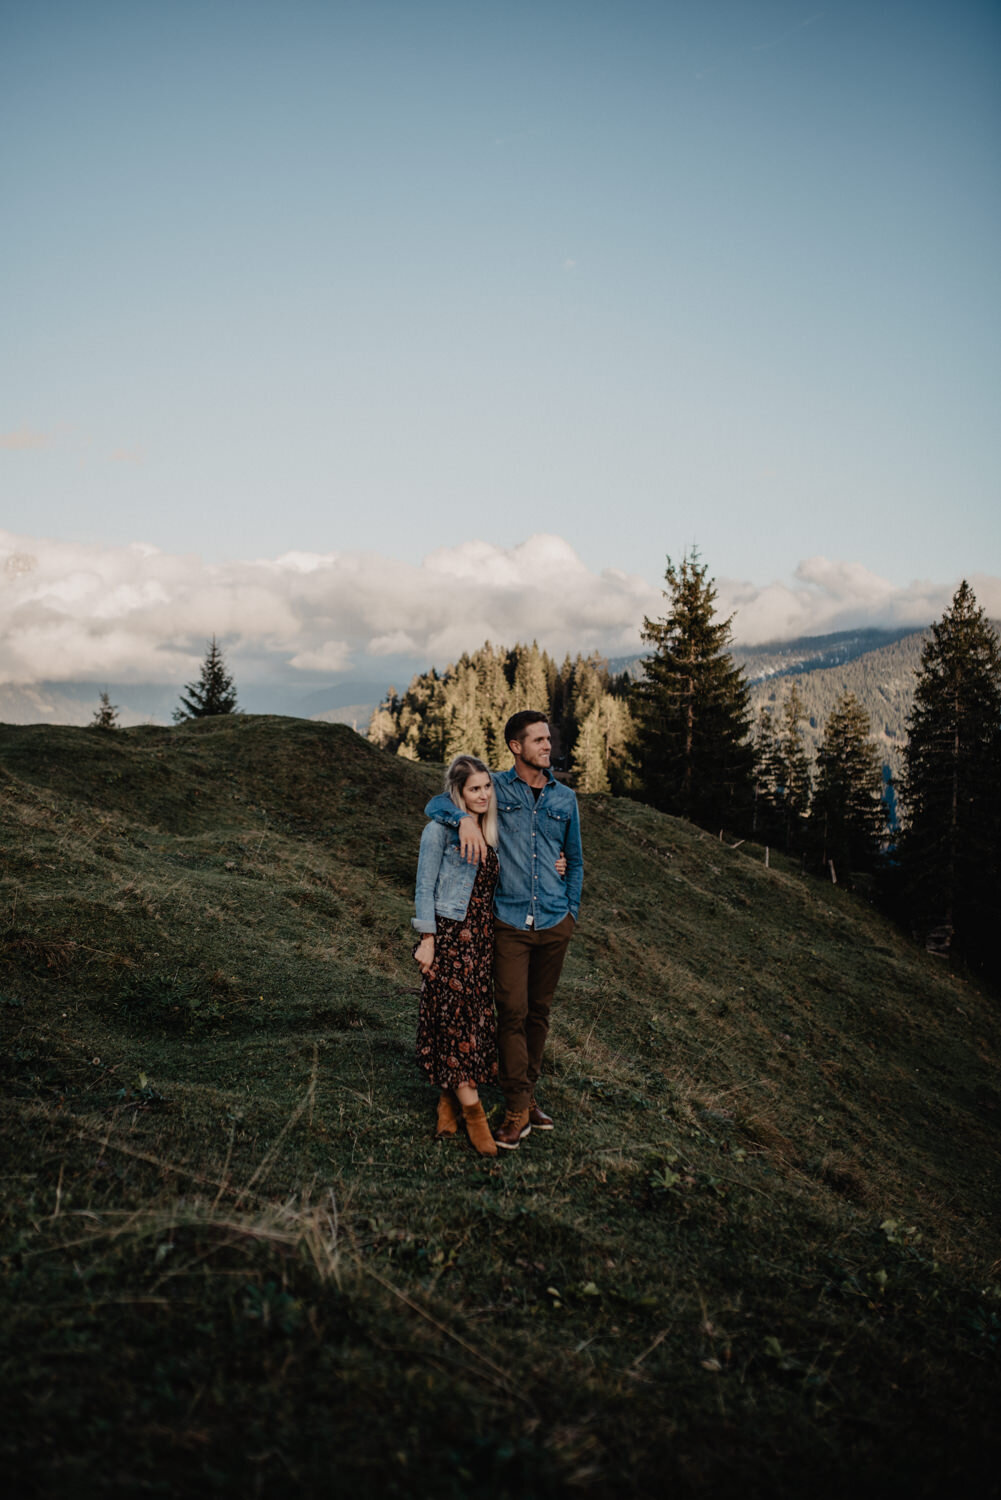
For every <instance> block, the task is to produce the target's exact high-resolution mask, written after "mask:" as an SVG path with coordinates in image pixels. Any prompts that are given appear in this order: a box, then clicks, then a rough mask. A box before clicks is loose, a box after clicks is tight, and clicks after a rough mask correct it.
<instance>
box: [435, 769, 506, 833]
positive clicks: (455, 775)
mask: <svg viewBox="0 0 1001 1500" xmlns="http://www.w3.org/2000/svg"><path fill="white" fill-rule="evenodd" d="M477 771H485V772H486V774H487V775H488V776H490V770H489V767H487V766H485V765H484V764H483V762H482V761H481V760H477V758H476V756H475V755H453V757H452V759H451V760H450V761H449V763H448V768H447V770H446V771H445V795H446V796H447V797H451V799H452V801H453V802H454V803H455V805H456V807H458V808H461V809H462V811H463V812H464V813H466V812H468V808H467V807H466V804H465V803H464V802H463V800H462V789H463V787H464V786H465V785H466V782H467V781H468V780H469V778H470V776H472V775H474V774H475V772H477ZM480 827H481V828H482V829H483V837H484V838H485V839H486V841H487V843H488V844H489V845H490V847H491V849H496V848H497V793H496V792H495V791H494V779H493V777H492V776H490V801H489V802H488V804H487V810H486V812H485V813H484V814H483V816H482V817H481V819H480Z"/></svg>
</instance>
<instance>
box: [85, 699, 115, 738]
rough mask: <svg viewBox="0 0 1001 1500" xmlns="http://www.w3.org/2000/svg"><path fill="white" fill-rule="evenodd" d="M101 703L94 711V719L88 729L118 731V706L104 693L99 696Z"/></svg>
mask: <svg viewBox="0 0 1001 1500" xmlns="http://www.w3.org/2000/svg"><path fill="white" fill-rule="evenodd" d="M99 697H100V703H99V705H98V707H97V708H95V710H94V717H93V718H92V719H91V721H90V723H89V724H88V725H87V728H88V729H117V728H118V727H119V726H118V704H117V703H112V701H111V698H110V697H109V695H108V694H107V693H106V692H104V693H101V694H99Z"/></svg>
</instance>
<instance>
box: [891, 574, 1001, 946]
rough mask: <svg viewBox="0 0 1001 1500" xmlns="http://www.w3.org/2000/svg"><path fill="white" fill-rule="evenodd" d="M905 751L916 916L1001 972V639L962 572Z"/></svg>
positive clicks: (923, 671)
mask: <svg viewBox="0 0 1001 1500" xmlns="http://www.w3.org/2000/svg"><path fill="white" fill-rule="evenodd" d="M908 730H909V739H908V742H907V745H906V747H905V750H904V765H905V770H904V784H903V794H904V802H905V809H906V827H905V831H904V836H903V841H902V847H901V862H902V867H903V875H904V886H905V892H906V899H907V900H908V902H909V905H910V913H911V917H912V920H914V921H915V922H916V924H917V925H918V926H919V927H920V928H922V929H924V930H925V931H926V932H927V931H928V930H929V929H930V928H933V927H943V928H945V929H946V931H947V932H948V931H949V930H950V929H951V931H952V933H953V934H954V945H955V948H956V949H957V951H958V952H959V953H961V954H962V955H963V956H964V957H965V958H967V959H969V960H970V961H971V962H973V963H974V964H976V965H978V966H985V967H987V968H988V969H989V970H990V971H991V972H992V973H994V974H997V973H999V972H1001V962H999V959H998V956H997V937H996V927H997V920H998V912H999V910H1001V873H999V845H1001V647H999V642H998V637H997V633H996V631H995V630H994V628H993V627H992V625H991V624H990V622H989V620H988V619H987V617H986V616H985V614H984V611H983V610H982V609H980V608H979V607H978V605H977V601H976V598H975V597H974V594H973V590H972V589H971V588H970V586H969V584H968V583H966V581H965V580H964V581H963V583H962V584H961V585H960V587H959V589H958V590H957V591H956V594H955V595H954V597H953V600H952V604H951V606H950V608H949V609H948V610H947V611H946V612H945V614H944V615H943V617H942V619H941V620H939V621H938V623H937V624H935V625H933V626H932V629H931V638H930V639H929V641H928V642H927V644H926V645H925V648H924V651H923V652H922V656H921V667H920V670H919V672H918V679H917V685H916V687H915V691H914V706H913V708H912V710H911V715H910V719H909V721H908Z"/></svg>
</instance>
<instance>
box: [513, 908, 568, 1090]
mask: <svg viewBox="0 0 1001 1500" xmlns="http://www.w3.org/2000/svg"><path fill="white" fill-rule="evenodd" d="M574 926H575V923H574V919H573V917H572V916H571V915H570V913H569V912H568V913H567V915H566V916H565V917H564V918H563V920H562V922H557V924H556V926H555V927H547V928H544V929H543V930H542V931H541V932H536V931H535V929H534V928H532V927H510V926H508V924H507V922H499V921H497V920H496V918H495V919H494V1000H495V1002H496V1005H497V1054H498V1059H499V1063H500V1071H499V1082H500V1086H501V1088H502V1089H503V1090H504V1101H505V1103H506V1105H507V1107H508V1109H527V1108H528V1106H529V1104H530V1103H531V1101H532V1097H533V1095H534V1093H535V1085H536V1081H537V1080H538V1077H539V1073H540V1072H541V1069H542V1050H543V1048H544V1047H545V1045H546V1037H547V1036H548V1035H549V1010H550V1007H551V1005H552V1003H553V994H554V993H555V990H556V985H557V983H558V981H559V977H560V970H561V969H562V968H563V960H564V958H565V957H566V951H567V945H568V944H569V942H570V939H571V937H572V936H573V930H574Z"/></svg>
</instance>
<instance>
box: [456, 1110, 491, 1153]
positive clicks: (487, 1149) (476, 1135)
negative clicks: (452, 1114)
mask: <svg viewBox="0 0 1001 1500" xmlns="http://www.w3.org/2000/svg"><path fill="white" fill-rule="evenodd" d="M462 1113H463V1115H464V1116H465V1120H466V1134H467V1135H468V1136H469V1143H470V1145H471V1146H474V1147H475V1148H476V1150H477V1151H478V1152H479V1153H480V1155H481V1156H496V1155H497V1143H496V1141H495V1140H494V1138H493V1136H492V1135H491V1134H490V1126H489V1125H488V1124H487V1117H486V1114H485V1113H484V1110H483V1105H482V1103H481V1102H480V1101H479V1100H477V1102H476V1103H475V1104H464V1105H463V1106H462Z"/></svg>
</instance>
